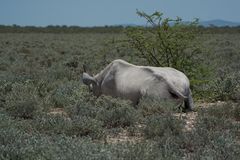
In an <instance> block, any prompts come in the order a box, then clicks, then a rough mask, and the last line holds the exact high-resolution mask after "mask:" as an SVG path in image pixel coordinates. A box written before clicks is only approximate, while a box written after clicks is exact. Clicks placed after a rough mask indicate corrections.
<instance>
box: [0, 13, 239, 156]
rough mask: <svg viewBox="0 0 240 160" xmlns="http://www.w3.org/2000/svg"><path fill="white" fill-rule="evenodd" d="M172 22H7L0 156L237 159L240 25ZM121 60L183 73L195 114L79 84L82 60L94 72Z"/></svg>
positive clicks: (0, 71) (0, 68)
mask: <svg viewBox="0 0 240 160" xmlns="http://www.w3.org/2000/svg"><path fill="white" fill-rule="evenodd" d="M139 15H140V16H142V17H145V18H154V16H156V18H157V17H158V18H159V17H161V16H162V15H161V14H157V13H155V14H153V15H144V13H142V12H139ZM147 16H150V17H147ZM151 16H152V17H151ZM148 20H149V19H148ZM154 20H159V19H154ZM153 22H154V23H152V24H154V25H155V22H157V21H153ZM166 22H167V23H166ZM168 22H170V21H169V19H165V20H164V19H163V23H159V24H160V25H159V26H157V27H159V28H155V27H156V26H153V27H147V28H146V27H121V26H117V27H107V26H106V27H97V28H79V27H67V26H48V27H46V28H37V27H19V26H11V27H10V26H0V32H1V33H0V159H109V160H110V159H236V160H237V159H239V157H240V122H239V121H240V102H239V100H240V63H239V60H240V32H239V28H230V27H225V28H214V27H212V28H203V27H196V26H190V27H189V26H188V27H185V26H184V25H181V24H176V26H171V25H168ZM175 22H180V19H177V20H176V21H175ZM156 25H158V23H156ZM178 25H180V26H178ZM193 25H194V24H193ZM161 27H165V28H161ZM174 27H176V30H174ZM179 27H180V28H179ZM162 29H164V30H162ZM166 30H167V31H169V32H170V35H168V33H169V32H168V33H167V34H165V33H166V32H165V31H166ZM158 32H159V33H160V34H163V35H158V34H155V33H158ZM172 34H174V36H175V38H173V39H170V40H169V39H168V37H169V36H170V37H171V35H172ZM152 35H156V37H153V36H152ZM159 36H160V37H159ZM162 36H163V37H162ZM183 36H186V37H185V39H184V37H183ZM188 36H190V37H188ZM178 38H180V39H181V38H183V39H182V40H181V41H179V39H178ZM139 40H142V41H139ZM168 40H169V41H168ZM184 40H186V41H184ZM135 42H139V44H137V43H135ZM158 42H160V43H162V44H164V43H168V44H167V47H166V46H165V47H164V46H163V45H160V44H158ZM179 44H182V45H186V47H184V46H179ZM189 46H191V47H189ZM157 50H158V51H157ZM169 50H170V51H171V53H172V55H169V54H166V53H169ZM152 55H153V56H152ZM163 55H164V56H165V58H166V59H164V58H162V59H161V58H160V57H161V56H163ZM154 56H155V57H154ZM169 56H172V58H171V57H169ZM118 58H121V59H124V60H126V61H128V62H130V63H133V64H137V65H157V66H172V67H175V68H177V69H179V70H181V71H183V72H184V73H185V74H187V75H188V76H189V77H190V80H191V83H192V90H193V96H194V100H195V112H192V113H183V112H182V111H181V110H179V109H178V108H175V107H174V106H172V105H171V103H167V102H161V101H159V100H157V99H144V100H142V101H141V102H140V104H139V105H138V106H137V107H133V106H132V105H131V103H130V102H129V101H126V100H122V99H115V98H111V97H108V96H101V97H99V98H96V97H94V96H93V95H92V94H91V93H89V92H88V88H87V87H86V86H84V85H83V84H82V82H81V73H82V71H83V69H82V65H83V64H88V67H89V71H90V72H91V73H93V74H94V73H97V72H99V71H100V70H101V69H103V68H104V67H105V66H106V65H107V64H108V63H110V62H111V61H112V60H114V59H118ZM154 58H157V60H153V59H154ZM158 58H159V59H158Z"/></svg>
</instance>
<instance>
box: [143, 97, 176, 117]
mask: <svg viewBox="0 0 240 160" xmlns="http://www.w3.org/2000/svg"><path fill="white" fill-rule="evenodd" d="M138 109H139V110H140V112H141V113H142V115H143V116H149V115H153V114H164V113H169V112H176V111H180V108H178V107H177V105H176V104H175V103H174V102H171V101H167V100H159V99H156V98H150V97H145V98H142V99H141V101H140V103H139V104H138Z"/></svg>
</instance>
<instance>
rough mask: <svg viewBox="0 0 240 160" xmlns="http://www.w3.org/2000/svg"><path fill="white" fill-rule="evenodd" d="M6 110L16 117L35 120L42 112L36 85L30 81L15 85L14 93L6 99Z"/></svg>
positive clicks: (13, 87) (13, 86)
mask: <svg viewBox="0 0 240 160" xmlns="http://www.w3.org/2000/svg"><path fill="white" fill-rule="evenodd" d="M5 109H6V111H7V112H8V113H9V114H10V115H12V116H14V117H20V118H26V119H27V118H33V117H34V115H35V114H36V113H37V112H39V111H41V110H42V106H41V101H40V99H39V97H38V93H37V89H36V87H35V86H34V84H33V83H32V82H30V81H27V82H25V83H21V84H19V83H15V84H13V85H12V91H11V92H10V93H9V94H8V95H7V97H6V104H5Z"/></svg>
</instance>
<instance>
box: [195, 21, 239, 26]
mask: <svg viewBox="0 0 240 160" xmlns="http://www.w3.org/2000/svg"><path fill="white" fill-rule="evenodd" d="M199 24H200V25H202V26H204V27H209V26H212V25H213V26H217V27H224V26H229V27H236V26H240V22H231V21H225V20H221V19H215V20H210V21H200V22H199Z"/></svg>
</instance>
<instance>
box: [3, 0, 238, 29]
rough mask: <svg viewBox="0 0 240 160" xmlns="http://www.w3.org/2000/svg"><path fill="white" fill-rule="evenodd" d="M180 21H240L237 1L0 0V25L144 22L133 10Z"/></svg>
mask: <svg viewBox="0 0 240 160" xmlns="http://www.w3.org/2000/svg"><path fill="white" fill-rule="evenodd" d="M137 9H138V10H140V11H144V12H146V13H153V12H154V11H161V12H163V13H164V15H165V16H167V17H170V18H175V17H176V16H179V17H181V18H182V19H183V20H184V21H189V20H193V19H194V18H200V20H201V21H205V20H213V19H221V20H227V21H234V22H240V0H0V24H2V25H12V24H17V25H22V26H26V25H31V26H32V25H34V26H47V25H68V26H70V25H78V26H104V25H118V24H144V22H145V21H144V20H143V19H142V18H140V17H138V16H137V15H136V10H137Z"/></svg>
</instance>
